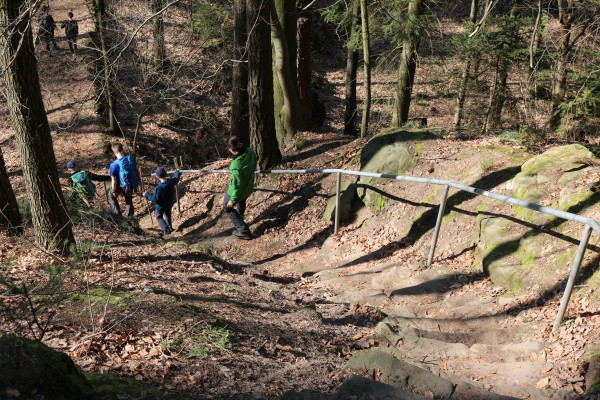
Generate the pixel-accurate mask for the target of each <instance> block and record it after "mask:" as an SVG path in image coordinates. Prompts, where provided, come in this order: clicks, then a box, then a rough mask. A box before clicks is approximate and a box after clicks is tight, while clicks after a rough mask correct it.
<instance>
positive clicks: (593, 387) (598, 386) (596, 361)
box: [585, 355, 600, 395]
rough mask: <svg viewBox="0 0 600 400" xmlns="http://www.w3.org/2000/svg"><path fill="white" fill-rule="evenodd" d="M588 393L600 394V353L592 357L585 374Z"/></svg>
mask: <svg viewBox="0 0 600 400" xmlns="http://www.w3.org/2000/svg"><path fill="white" fill-rule="evenodd" d="M585 387H586V392H585V394H586V395H600V355H594V356H592V357H591V358H590V360H589V364H588V369H587V372H586V374H585Z"/></svg>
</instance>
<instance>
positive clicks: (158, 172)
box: [154, 167, 167, 178]
mask: <svg viewBox="0 0 600 400" xmlns="http://www.w3.org/2000/svg"><path fill="white" fill-rule="evenodd" d="M154 175H156V176H158V177H159V178H164V177H165V176H167V170H166V169H164V168H163V167H158V168H156V171H154Z"/></svg>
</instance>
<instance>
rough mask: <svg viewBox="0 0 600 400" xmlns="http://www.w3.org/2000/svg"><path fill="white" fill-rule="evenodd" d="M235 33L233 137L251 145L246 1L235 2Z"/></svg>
mask: <svg viewBox="0 0 600 400" xmlns="http://www.w3.org/2000/svg"><path fill="white" fill-rule="evenodd" d="M233 7H234V32H233V58H234V60H235V61H234V65H233V79H232V94H231V95H232V102H231V124H230V127H231V130H230V134H231V136H238V137H239V138H241V139H242V141H243V142H244V143H250V125H249V115H248V55H247V54H246V43H247V41H248V31H247V25H246V0H235V2H234V5H233Z"/></svg>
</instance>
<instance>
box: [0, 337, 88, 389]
mask: <svg viewBox="0 0 600 400" xmlns="http://www.w3.org/2000/svg"><path fill="white" fill-rule="evenodd" d="M92 396H93V390H92V386H91V385H90V384H89V382H88V381H87V380H86V378H85V377H84V376H83V374H82V373H81V372H80V371H79V369H78V368H77V366H76V365H75V363H74V362H73V361H72V360H71V359H70V358H69V356H67V355H66V354H64V353H61V352H58V351H55V350H52V349H51V348H49V347H48V346H46V345H44V344H43V343H40V342H35V341H33V340H29V339H25V338H21V337H13V336H5V337H1V338H0V398H2V399H40V400H42V399H54V400H71V399H72V400H79V399H89V398H92Z"/></svg>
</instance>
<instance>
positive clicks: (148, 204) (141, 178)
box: [138, 167, 155, 224]
mask: <svg viewBox="0 0 600 400" xmlns="http://www.w3.org/2000/svg"><path fill="white" fill-rule="evenodd" d="M138 172H139V174H140V185H141V186H142V190H143V191H144V192H145V191H146V189H145V188H144V179H143V176H144V175H142V168H141V167H138ZM144 192H142V193H144ZM142 196H143V194H142ZM144 200H145V201H146V209H147V210H148V215H150V221H151V222H152V224H154V223H155V222H154V217H153V216H152V212H151V211H150V202H149V201H148V199H147V198H146V196H144Z"/></svg>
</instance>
